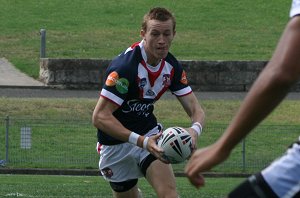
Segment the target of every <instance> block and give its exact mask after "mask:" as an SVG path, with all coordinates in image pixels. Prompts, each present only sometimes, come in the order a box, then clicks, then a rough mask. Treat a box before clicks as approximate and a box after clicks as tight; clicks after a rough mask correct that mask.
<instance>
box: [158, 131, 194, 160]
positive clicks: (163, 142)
mask: <svg viewBox="0 0 300 198" xmlns="http://www.w3.org/2000/svg"><path fill="white" fill-rule="evenodd" d="M157 145H158V146H159V147H161V148H162V149H163V150H164V155H163V157H164V158H165V159H166V160H167V161H169V162H170V163H171V164H178V163H182V162H184V161H185V160H186V159H188V158H189V157H190V155H191V154H192V150H193V149H192V137H191V135H190V134H189V132H187V131H186V130H185V129H183V128H181V127H170V128H167V129H166V130H164V131H163V133H162V135H161V136H160V138H159V139H158V142H157Z"/></svg>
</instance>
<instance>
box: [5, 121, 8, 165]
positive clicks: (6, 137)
mask: <svg viewBox="0 0 300 198" xmlns="http://www.w3.org/2000/svg"><path fill="white" fill-rule="evenodd" d="M5 129H6V130H5V148H6V149H5V163H8V146H9V145H8V142H9V141H8V133H9V116H6V118H5Z"/></svg>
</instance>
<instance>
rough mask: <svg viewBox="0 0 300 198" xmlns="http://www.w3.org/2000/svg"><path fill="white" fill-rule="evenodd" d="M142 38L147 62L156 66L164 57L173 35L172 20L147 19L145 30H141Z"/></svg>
mask: <svg viewBox="0 0 300 198" xmlns="http://www.w3.org/2000/svg"><path fill="white" fill-rule="evenodd" d="M141 36H142V38H143V39H144V42H145V44H144V47H145V51H146V54H147V62H148V64H150V65H152V66H156V65H157V64H158V63H159V61H160V60H161V59H162V58H165V57H166V56H167V54H168V52H169V49H170V47H171V43H172V40H173V38H174V36H175V32H174V31H173V23H172V20H171V19H170V20H167V21H158V20H149V21H148V23H147V30H146V31H143V30H142V31H141Z"/></svg>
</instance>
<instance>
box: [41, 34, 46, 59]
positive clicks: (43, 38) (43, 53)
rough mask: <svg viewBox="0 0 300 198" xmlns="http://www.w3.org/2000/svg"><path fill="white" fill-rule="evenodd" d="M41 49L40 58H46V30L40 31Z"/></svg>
mask: <svg viewBox="0 0 300 198" xmlns="http://www.w3.org/2000/svg"><path fill="white" fill-rule="evenodd" d="M40 34H41V49H40V58H46V30H45V29H41V30H40Z"/></svg>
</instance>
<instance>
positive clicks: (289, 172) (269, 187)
mask: <svg viewBox="0 0 300 198" xmlns="http://www.w3.org/2000/svg"><path fill="white" fill-rule="evenodd" d="M299 138H300V137H299ZM228 197H229V198H238V197H244V198H247V197H249V198H250V197H252V198H264V197H265V198H269V197H274V198H276V197H280V198H296V197H300V139H299V141H298V142H296V143H294V144H292V145H291V147H290V148H289V149H288V150H287V152H286V154H285V155H283V156H282V157H280V158H278V159H277V160H275V161H274V162H273V163H272V164H271V165H270V166H268V167H267V168H265V169H264V170H262V171H261V173H259V174H257V175H253V176H251V177H249V178H248V179H247V180H246V181H245V182H243V183H242V184H241V185H239V186H238V187H237V188H236V189H235V190H233V191H232V192H231V193H230V194H229V196H228Z"/></svg>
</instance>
